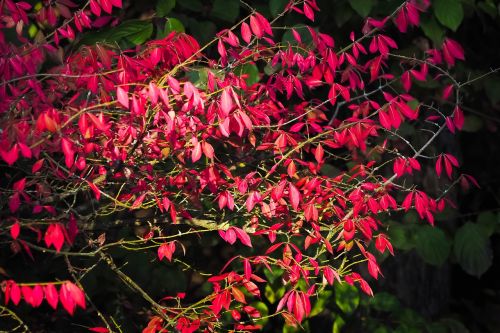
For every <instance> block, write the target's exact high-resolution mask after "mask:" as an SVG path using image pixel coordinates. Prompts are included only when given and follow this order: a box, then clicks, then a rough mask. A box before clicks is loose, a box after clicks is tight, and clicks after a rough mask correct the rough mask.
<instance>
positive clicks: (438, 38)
mask: <svg viewBox="0 0 500 333" xmlns="http://www.w3.org/2000/svg"><path fill="white" fill-rule="evenodd" d="M420 27H421V28H422V30H423V31H424V34H425V35H426V36H427V37H429V38H430V39H431V40H432V41H433V42H434V44H436V45H441V44H442V43H443V39H444V35H445V29H443V27H442V26H441V25H440V24H439V23H438V22H437V21H436V19H435V18H434V17H433V16H431V17H430V18H427V19H422V21H420Z"/></svg>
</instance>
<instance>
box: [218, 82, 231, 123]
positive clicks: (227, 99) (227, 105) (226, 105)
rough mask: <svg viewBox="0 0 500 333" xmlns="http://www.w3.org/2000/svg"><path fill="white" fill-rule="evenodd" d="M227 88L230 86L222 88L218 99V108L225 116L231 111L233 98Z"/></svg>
mask: <svg viewBox="0 0 500 333" xmlns="http://www.w3.org/2000/svg"><path fill="white" fill-rule="evenodd" d="M229 89H230V88H226V89H224V91H223V92H222V95H221V99H220V109H221V111H222V113H223V114H224V116H226V117H227V116H228V115H229V113H230V112H231V110H232V109H233V107H234V103H233V99H232V97H231V94H230V92H229Z"/></svg>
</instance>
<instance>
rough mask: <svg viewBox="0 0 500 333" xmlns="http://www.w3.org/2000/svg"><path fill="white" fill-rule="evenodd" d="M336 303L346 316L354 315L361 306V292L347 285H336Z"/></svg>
mask: <svg viewBox="0 0 500 333" xmlns="http://www.w3.org/2000/svg"><path fill="white" fill-rule="evenodd" d="M334 288H335V303H336V304H337V306H338V307H339V308H340V310H342V311H343V312H344V313H346V314H351V313H353V312H354V311H355V310H356V309H357V308H358V305H359V291H358V289H357V288H356V287H354V286H351V285H349V284H347V283H335V284H334Z"/></svg>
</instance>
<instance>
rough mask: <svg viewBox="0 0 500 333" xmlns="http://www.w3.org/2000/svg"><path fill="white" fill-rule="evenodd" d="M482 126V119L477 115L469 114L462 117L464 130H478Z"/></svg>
mask: <svg viewBox="0 0 500 333" xmlns="http://www.w3.org/2000/svg"><path fill="white" fill-rule="evenodd" d="M482 127H483V120H482V119H481V118H479V117H478V116H474V115H470V116H465V117H464V127H463V131H464V132H472V133H474V132H478V131H479V130H480V129H481V128H482Z"/></svg>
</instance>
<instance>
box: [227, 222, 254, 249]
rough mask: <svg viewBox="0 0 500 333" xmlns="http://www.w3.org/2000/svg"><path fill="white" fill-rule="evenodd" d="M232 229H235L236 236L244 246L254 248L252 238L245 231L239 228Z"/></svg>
mask: <svg viewBox="0 0 500 333" xmlns="http://www.w3.org/2000/svg"><path fill="white" fill-rule="evenodd" d="M231 228H232V229H234V231H235V233H236V236H237V237H238V239H239V240H240V241H241V243H242V244H243V245H246V246H248V247H252V241H251V240H250V236H248V234H247V233H246V232H245V231H244V230H243V229H240V228H238V227H231Z"/></svg>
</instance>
